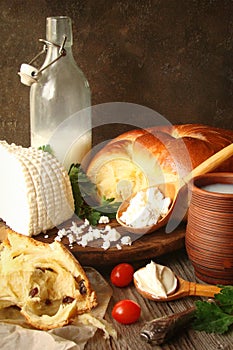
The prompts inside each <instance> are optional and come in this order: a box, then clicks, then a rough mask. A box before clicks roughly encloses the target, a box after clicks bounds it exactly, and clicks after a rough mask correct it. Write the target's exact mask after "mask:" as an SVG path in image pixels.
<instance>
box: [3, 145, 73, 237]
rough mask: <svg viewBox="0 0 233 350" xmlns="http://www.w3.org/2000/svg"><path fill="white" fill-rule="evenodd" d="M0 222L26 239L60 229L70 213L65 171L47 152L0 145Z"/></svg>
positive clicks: (71, 203)
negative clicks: (53, 229) (56, 228)
mask: <svg viewBox="0 0 233 350" xmlns="http://www.w3.org/2000/svg"><path fill="white" fill-rule="evenodd" d="M0 162H1V172H0V194H1V200H0V218H1V219H2V220H3V221H5V222H6V224H7V225H8V226H9V227H10V228H11V229H12V230H14V231H16V232H18V233H21V234H23V235H26V236H33V235H37V234H39V233H41V232H46V231H47V230H49V229H51V228H53V227H56V226H57V225H60V224H61V223H63V222H64V221H66V220H68V219H69V218H70V217H71V216H72V215H73V213H74V199H73V194H72V189H71V184H70V180H69V176H68V173H67V171H66V170H65V169H64V168H63V166H62V165H61V164H60V163H59V161H58V160H57V159H56V158H55V157H53V156H52V155H51V154H49V153H48V152H44V151H42V150H38V149H36V148H33V147H29V148H24V147H22V146H17V145H15V144H11V145H9V144H8V143H7V142H6V141H0Z"/></svg>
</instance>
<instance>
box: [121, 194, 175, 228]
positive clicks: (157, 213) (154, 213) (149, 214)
mask: <svg viewBox="0 0 233 350" xmlns="http://www.w3.org/2000/svg"><path fill="white" fill-rule="evenodd" d="M170 203H171V199H170V198H168V197H164V196H163V194H162V192H160V190H159V189H158V188H156V187H154V188H148V189H147V191H139V192H138V193H137V194H136V195H135V196H134V197H133V198H132V199H131V200H130V204H129V206H128V208H127V209H126V211H124V212H123V213H122V215H121V217H120V219H121V220H122V221H123V222H124V223H125V224H126V225H127V226H131V227H138V228H140V227H145V226H151V225H154V224H156V223H157V222H158V220H159V219H160V218H161V216H163V215H166V214H167V212H168V209H169V205H170Z"/></svg>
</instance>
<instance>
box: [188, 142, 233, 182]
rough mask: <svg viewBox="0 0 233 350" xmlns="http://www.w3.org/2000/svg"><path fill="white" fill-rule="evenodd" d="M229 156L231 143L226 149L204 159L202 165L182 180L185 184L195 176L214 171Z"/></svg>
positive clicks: (232, 150)
mask: <svg viewBox="0 0 233 350" xmlns="http://www.w3.org/2000/svg"><path fill="white" fill-rule="evenodd" d="M231 156H233V143H231V144H230V145H228V146H227V147H224V148H223V149H221V150H220V151H219V152H217V153H215V154H214V155H213V156H211V157H210V158H208V159H206V160H205V161H204V162H203V163H201V164H199V165H198V166H197V167H196V168H195V169H193V170H192V171H191V172H190V173H189V174H188V175H186V176H185V177H184V178H183V181H184V182H185V183H187V182H189V181H190V180H191V179H193V178H194V177H195V176H199V175H202V174H205V173H208V172H209V171H212V170H214V169H216V168H217V167H218V166H219V165H220V164H222V163H223V162H224V161H225V160H227V159H228V158H230V157H231Z"/></svg>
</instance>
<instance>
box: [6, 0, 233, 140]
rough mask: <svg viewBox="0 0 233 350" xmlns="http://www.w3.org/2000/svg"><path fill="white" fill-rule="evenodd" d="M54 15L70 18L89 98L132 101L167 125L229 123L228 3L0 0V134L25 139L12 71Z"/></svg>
mask: <svg viewBox="0 0 233 350" xmlns="http://www.w3.org/2000/svg"><path fill="white" fill-rule="evenodd" d="M55 15H56V16H57V15H68V16H70V17H71V18H72V20H73V34H74V48H73V52H74V56H75V59H76V61H77V63H78V64H79V66H80V67H81V69H82V70H83V71H84V73H85V75H86V76H87V78H88V80H89V83H90V86H91V89H92V102H93V104H98V103H104V102H113V101H120V102H133V103H137V104H141V105H144V106H147V107H150V108H152V109H154V110H156V111H157V112H159V113H160V114H162V115H163V116H164V117H165V118H167V119H168V120H169V121H170V122H171V123H173V124H174V123H195V122H201V123H205V124H209V125H214V126H218V127H225V128H229V129H233V118H232V116H233V99H232V97H233V63H232V59H233V1H231V0H144V1H143V0H141V1H140V0H136V1H132V0H125V1H123V0H116V1H114V0H77V1H74V0H66V1H58V0H57V1H53V0H51V1H46V0H29V1H25V0H23V1H22V0H1V1H0V38H1V49H0V50H1V56H0V57H1V59H0V82H1V95H0V108H1V109H0V139H6V140H7V141H8V142H16V143H19V144H22V145H25V146H27V145H29V88H28V87H26V86H24V85H22V84H21V83H20V80H19V77H18V75H17V72H18V69H19V67H20V65H21V63H23V62H28V61H29V60H30V59H31V58H32V57H33V56H34V55H35V54H36V53H38V52H39V51H40V49H41V48H42V47H41V44H40V43H39V42H38V39H39V38H45V19H46V17H48V16H55Z"/></svg>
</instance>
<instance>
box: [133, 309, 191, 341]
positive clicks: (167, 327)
mask: <svg viewBox="0 0 233 350" xmlns="http://www.w3.org/2000/svg"><path fill="white" fill-rule="evenodd" d="M194 311H195V307H192V308H189V309H187V310H185V311H182V312H179V313H174V314H172V315H169V316H164V317H160V318H157V319H154V320H152V321H149V322H146V323H145V325H144V327H143V328H142V329H141V332H140V336H141V339H142V340H144V341H146V342H147V343H153V345H161V344H163V343H165V342H166V341H168V340H169V339H170V338H172V337H173V336H174V335H175V334H176V333H178V332H179V331H180V330H181V329H182V328H184V327H186V326H187V325H188V324H189V323H190V322H191V320H193V318H194Z"/></svg>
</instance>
